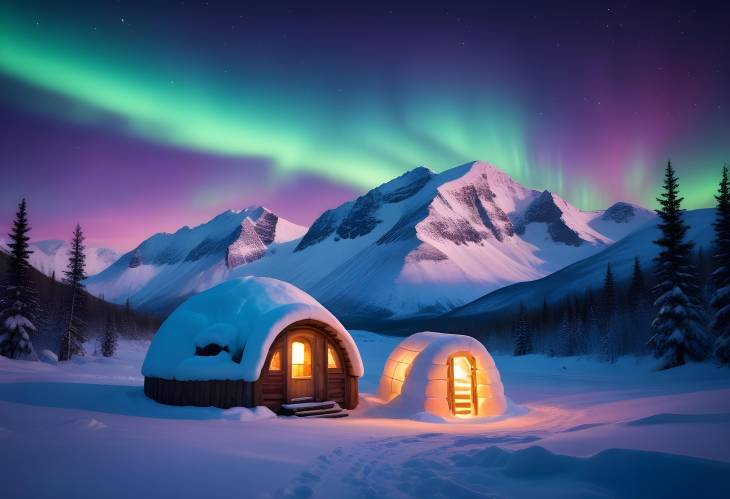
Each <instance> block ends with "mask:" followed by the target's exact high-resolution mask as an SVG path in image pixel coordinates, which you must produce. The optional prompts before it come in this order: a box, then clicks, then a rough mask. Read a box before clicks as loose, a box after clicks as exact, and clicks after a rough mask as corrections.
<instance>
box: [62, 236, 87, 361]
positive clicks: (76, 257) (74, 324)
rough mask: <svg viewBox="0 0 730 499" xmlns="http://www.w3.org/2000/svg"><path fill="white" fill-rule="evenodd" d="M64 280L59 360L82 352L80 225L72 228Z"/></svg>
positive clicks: (83, 276)
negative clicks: (63, 317) (66, 300)
mask: <svg viewBox="0 0 730 499" xmlns="http://www.w3.org/2000/svg"><path fill="white" fill-rule="evenodd" d="M64 275H65V279H64V282H65V283H66V284H67V285H68V287H69V293H68V294H69V299H68V303H67V309H66V319H65V323H66V324H65V330H64V333H63V337H62V338H61V348H60V352H59V356H58V359H59V360H70V359H71V357H72V356H74V355H83V354H84V341H86V338H85V337H84V335H83V328H84V327H85V325H86V323H85V322H84V319H83V314H84V301H85V300H84V298H85V297H84V293H83V287H84V285H83V280H84V279H86V255H85V254H84V233H83V232H82V230H81V226H80V225H78V224H77V225H76V228H75V229H74V234H73V239H72V241H71V249H70V251H69V261H68V267H67V268H66V270H65V271H64Z"/></svg>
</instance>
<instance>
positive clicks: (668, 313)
mask: <svg viewBox="0 0 730 499" xmlns="http://www.w3.org/2000/svg"><path fill="white" fill-rule="evenodd" d="M663 187H664V191H663V192H662V194H661V195H660V196H659V197H658V198H657V201H658V202H659V205H660V208H659V209H658V210H656V212H657V215H659V220H660V221H659V224H658V228H659V230H660V232H661V235H660V237H659V239H657V240H656V241H654V244H656V245H657V246H659V254H658V255H657V256H656V258H655V259H654V261H655V262H656V269H655V272H656V277H657V285H656V286H655V287H654V292H655V293H656V296H657V299H656V301H655V303H654V304H655V306H656V307H657V308H658V310H659V312H658V314H657V316H656V318H655V319H654V321H653V322H652V325H651V329H652V333H653V334H652V336H651V338H650V339H649V344H650V345H651V346H652V348H653V349H654V355H655V356H656V357H657V358H661V359H662V360H661V365H660V368H662V369H668V368H672V367H675V366H680V365H682V364H684V363H685V362H686V361H687V359H688V358H689V359H691V360H703V359H705V358H706V356H707V347H708V345H707V335H706V331H705V329H704V319H703V317H702V313H701V310H700V307H699V303H698V301H699V300H698V295H699V286H698V284H697V282H696V277H695V272H694V268H693V267H692V265H691V262H690V252H691V250H692V247H693V243H692V242H690V241H687V240H686V235H687V230H688V226H687V225H686V224H685V223H684V220H683V219H682V212H683V211H684V210H682V207H681V204H682V200H683V199H684V198H682V197H680V196H679V181H678V179H677V176H676V175H675V173H674V169H673V168H672V164H671V162H668V163H667V168H666V170H665V175H664V186H663Z"/></svg>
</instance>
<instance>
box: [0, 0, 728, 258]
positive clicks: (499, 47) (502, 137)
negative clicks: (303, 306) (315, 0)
mask: <svg viewBox="0 0 730 499" xmlns="http://www.w3.org/2000/svg"><path fill="white" fill-rule="evenodd" d="M139 3H140V4H141V3H142V2H139ZM258 3H259V4H264V2H258ZM346 3H347V2H338V3H334V4H332V5H326V4H324V5H316V6H315V5H314V4H311V5H310V4H309V3H308V2H301V1H299V2H293V3H292V4H291V6H287V5H285V4H278V6H277V7H276V8H273V7H272V8H270V10H263V8H262V7H261V6H253V7H250V6H246V5H243V3H242V2H241V3H240V4H239V5H235V6H226V5H218V4H217V3H216V2H175V3H168V4H162V3H155V5H154V6H143V5H134V4H133V3H132V2H89V3H88V4H82V3H78V2H77V3H75V4H74V5H73V6H72V5H70V4H67V5H65V6H62V5H56V4H55V2H54V3H49V4H48V5H44V4H41V3H37V2H17V3H16V4H14V5H13V4H10V5H9V4H7V3H5V2H3V3H2V6H0V127H1V129H2V132H1V133H0V167H1V168H2V177H1V178H0V223H3V224H5V225H9V223H10V220H11V218H12V215H13V211H14V209H15V205H16V204H17V202H18V200H19V198H20V197H22V196H25V197H27V198H28V202H29V209H30V216H31V221H32V222H33V226H34V231H33V236H34V238H36V239H43V238H68V236H69V235H70V233H71V230H72V226H73V224H74V223H76V222H77V221H78V222H80V223H81V224H82V225H83V226H84V227H85V229H86V232H87V234H88V238H89V242H90V243H91V244H94V245H107V246H111V247H114V248H117V249H129V248H131V247H133V246H134V245H136V244H137V243H139V242H140V241H141V240H142V239H143V238H145V237H147V236H149V235H151V234H152V233H154V232H158V231H161V230H165V231H172V230H175V229H176V228H178V227H179V226H182V225H186V224H187V225H193V224H196V223H200V222H203V221H205V220H207V219H208V218H210V217H211V216H212V215H214V214H216V213H219V212H221V211H223V210H226V209H229V208H230V209H241V208H244V207H246V206H248V205H252V204H264V205H265V206H267V207H269V208H271V209H273V210H274V211H275V212H277V213H279V214H280V215H282V216H284V217H286V218H289V219H290V220H292V221H294V222H298V223H303V224H309V223H311V221H312V220H313V218H314V217H316V216H317V215H318V214H319V213H320V212H321V211H323V210H324V209H326V208H330V207H333V206H335V205H337V204H339V203H341V202H343V201H345V200H348V199H350V198H352V197H353V196H355V195H357V194H359V193H362V192H364V191H366V190H367V189H369V188H371V187H374V186H375V185H377V184H379V183H381V182H384V181H386V180H389V179H390V178H392V177H395V176H397V175H399V174H401V173H402V172H404V171H405V170H407V169H410V168H413V167H415V166H417V165H426V166H429V167H430V168H432V169H433V170H435V171H442V170H444V169H447V168H449V167H452V166H456V165H458V164H461V163H465V162H467V161H471V160H475V159H482V160H487V161H491V162H493V163H494V164H495V165H497V166H498V167H500V168H502V169H503V170H505V171H507V172H508V173H510V174H511V175H512V176H514V177H515V178H516V179H517V180H519V181H521V182H523V183H524V184H526V185H528V186H530V187H534V188H538V189H543V188H548V189H551V190H554V191H556V192H557V193H559V194H560V195H562V196H563V197H565V198H567V199H568V200H569V201H571V202H573V203H574V204H576V205H578V206H579V207H581V208H585V209H594V208H601V207H606V206H608V205H609V204H611V203H612V202H614V201H618V200H625V201H632V202H638V203H641V204H644V205H646V206H650V207H653V206H654V197H655V195H656V192H657V190H658V187H659V183H660V177H661V173H662V168H663V166H664V164H665V163H666V160H667V159H670V158H671V159H672V161H673V163H674V164H675V166H676V168H677V171H678V174H679V176H680V182H681V186H682V190H683V194H684V195H685V197H686V206H687V207H690V208H692V207H701V206H709V205H711V202H712V195H713V191H714V190H715V186H716V184H717V181H718V179H719V173H720V169H721V167H722V164H723V162H725V161H727V160H728V159H730V12H729V10H728V9H730V8H729V7H723V3H721V2H718V3H715V4H701V3H697V2H686V3H685V5H681V4H672V3H668V2H667V3H657V4H656V5H654V6H651V5H649V3H648V2H636V3H627V2H622V3H613V2H586V3H591V5H590V6H576V5H574V4H571V3H565V4H560V3H555V2H540V3H539V4H536V5H532V4H530V3H521V2H516V1H510V2H501V3H489V2H479V3H478V4H477V5H478V7H470V8H466V7H465V8H462V7H459V6H458V4H457V3H456V2H448V3H446V4H445V5H446V7H444V6H442V7H428V6H426V5H425V4H424V3H421V4H416V5H414V6H405V5H402V4H401V5H402V6H400V7H394V6H384V7H376V6H371V7H369V8H368V9H367V10H360V11H354V10H350V9H348V8H347V7H346ZM724 3H725V4H727V2H724ZM371 5H372V4H371Z"/></svg>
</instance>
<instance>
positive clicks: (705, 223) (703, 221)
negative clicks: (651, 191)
mask: <svg viewBox="0 0 730 499" xmlns="http://www.w3.org/2000/svg"><path fill="white" fill-rule="evenodd" d="M714 216H715V215H714V209H711V208H708V209H702V210H692V211H688V212H686V213H685V221H686V222H687V223H688V224H689V226H690V229H689V231H688V232H687V237H688V238H689V239H691V240H692V241H694V242H695V243H696V245H697V246H698V247H700V246H701V247H705V248H707V247H708V246H709V245H710V243H711V241H712V238H713V237H714V233H713V229H712V222H713V221H714ZM658 237H659V231H658V229H657V227H656V225H655V224H648V225H647V226H645V227H644V228H642V229H641V230H638V231H636V232H634V233H633V234H631V235H629V236H627V237H625V238H624V239H622V240H621V241H619V242H617V243H616V244H614V245H613V246H611V247H610V248H607V249H605V250H604V251H602V252H600V253H598V254H596V255H593V256H591V257H589V258H586V259H585V260H581V261H579V262H577V263H574V264H573V265H570V266H568V267H566V268H564V269H562V270H560V271H558V272H555V273H554V274H551V275H549V276H547V277H544V278H542V279H539V280H536V281H532V282H522V283H518V284H513V285H511V286H507V287H505V288H502V289H499V290H497V291H494V292H493V293H490V294H488V295H486V296H484V297H482V298H479V299H477V300H475V301H473V302H472V303H469V304H467V305H464V306H463V307H460V308H458V309H456V310H454V311H452V312H450V313H449V314H448V316H449V317H470V316H478V315H482V314H491V313H499V312H505V311H513V310H516V309H517V307H518V306H519V304H520V303H524V304H526V305H532V307H533V308H534V307H541V306H542V304H543V299H547V301H548V302H549V303H554V302H558V301H560V300H561V299H563V298H565V297H566V296H568V295H570V294H571V293H572V292H580V293H582V292H583V291H585V290H586V289H587V288H588V287H594V288H598V287H600V286H601V284H602V283H603V280H604V278H605V275H606V266H607V265H608V264H609V263H610V264H611V267H612V269H613V273H614V276H616V279H618V280H626V279H629V278H630V276H631V272H632V269H633V264H634V258H635V257H637V256H638V257H639V260H640V262H641V264H642V265H643V267H644V269H645V270H648V269H649V268H650V265H651V262H652V259H653V258H654V257H655V256H656V254H657V247H656V245H654V244H653V243H652V241H654V240H656V239H657V238H658Z"/></svg>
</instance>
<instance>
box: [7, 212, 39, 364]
mask: <svg viewBox="0 0 730 499" xmlns="http://www.w3.org/2000/svg"><path fill="white" fill-rule="evenodd" d="M28 232H30V225H29V223H28V213H27V210H26V203H25V199H23V200H22V201H21V202H20V204H19V205H18V211H17V213H16V215H15V220H14V221H13V227H12V229H11V231H10V234H9V237H10V242H9V243H8V249H9V250H10V255H9V256H10V261H9V264H8V269H7V275H6V278H5V286H4V290H3V294H2V299H1V300H0V355H4V356H5V357H9V358H11V359H17V358H20V357H26V358H30V359H35V358H36V356H35V351H34V350H33V343H32V342H31V335H32V334H33V333H34V332H35V331H36V326H35V322H36V321H37V319H38V314H39V308H38V302H37V296H36V290H35V289H34V287H33V283H32V281H31V275H30V271H31V267H30V263H29V258H30V255H31V254H32V253H33V251H32V250H31V249H30V247H29V244H28V243H29V241H30V237H29V236H28Z"/></svg>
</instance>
